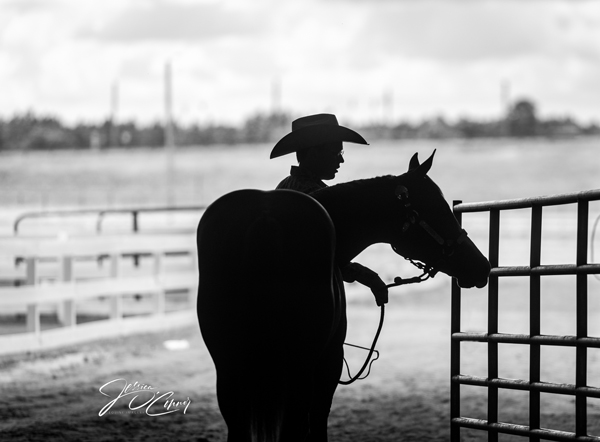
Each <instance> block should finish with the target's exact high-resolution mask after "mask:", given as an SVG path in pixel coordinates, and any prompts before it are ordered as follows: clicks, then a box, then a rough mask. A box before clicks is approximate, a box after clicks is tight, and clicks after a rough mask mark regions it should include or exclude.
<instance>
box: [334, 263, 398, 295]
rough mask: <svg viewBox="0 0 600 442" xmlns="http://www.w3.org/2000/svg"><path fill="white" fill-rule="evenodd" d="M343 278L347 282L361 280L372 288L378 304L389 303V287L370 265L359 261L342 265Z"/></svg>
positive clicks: (360, 281)
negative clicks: (366, 265) (364, 264)
mask: <svg viewBox="0 0 600 442" xmlns="http://www.w3.org/2000/svg"><path fill="white" fill-rule="evenodd" d="M340 270H341V272H342V279H343V280H344V281H345V282H355V281H356V282H359V283H361V284H362V285H366V286H367V287H369V288H370V289H371V292H373V295H375V302H376V303H377V305H382V304H387V302H388V289H387V286H386V284H385V282H383V281H382V279H381V278H380V277H379V275H378V274H377V273H375V272H374V271H373V270H371V269H369V268H368V267H365V266H363V265H362V264H359V263H357V262H351V263H349V264H348V265H346V266H344V267H342V268H341V269H340Z"/></svg>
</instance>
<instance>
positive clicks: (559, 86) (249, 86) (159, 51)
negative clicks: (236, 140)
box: [0, 0, 600, 124]
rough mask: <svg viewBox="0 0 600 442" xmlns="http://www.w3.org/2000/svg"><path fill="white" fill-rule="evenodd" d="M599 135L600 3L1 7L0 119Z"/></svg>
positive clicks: (75, 1)
mask: <svg viewBox="0 0 600 442" xmlns="http://www.w3.org/2000/svg"><path fill="white" fill-rule="evenodd" d="M167 66H170V72H171V79H172V80H171V84H172V112H173V117H174V119H175V120H176V121H178V122H180V123H182V124H191V123H198V124H206V123H220V124H239V123H241V122H242V121H244V119H246V118H247V117H249V116H251V115H253V114H256V113H257V112H263V113H264V112H271V111H273V110H284V111H287V112H289V113H290V114H291V115H292V116H293V117H297V116H301V115H306V114H310V113H319V112H330V113H335V114H336V115H337V116H338V119H339V120H340V122H341V123H342V124H348V123H351V122H352V123H361V124H362V123H372V122H395V121H399V120H407V121H419V120H421V119H424V118H432V117H436V116H442V117H444V118H446V119H448V120H450V121H452V120H454V121H455V120H457V119H459V118H474V119H493V118H498V117H499V116H501V115H502V114H503V113H505V111H506V107H507V106H508V105H509V104H510V103H511V102H514V101H515V100H517V99H521V98H525V99H530V100H533V102H534V103H535V104H536V106H537V110H538V114H539V115H540V116H542V117H562V116H567V115H569V116H572V117H574V118H575V119H576V120H578V121H580V122H582V123H589V122H600V81H599V80H598V79H600V1H585V0H527V1H522V0H252V1H249V0H221V1H218V0H101V1H99V0H0V118H9V117H11V116H13V115H14V114H16V113H24V112H26V111H33V112H34V113H36V114H44V115H53V116H56V117H58V118H60V119H61V120H63V121H64V122H66V123H69V124H74V123H78V122H99V121H103V120H104V119H106V118H108V117H109V116H110V115H111V114H112V115H114V117H115V118H116V119H117V120H120V121H131V120H134V121H136V122H139V123H151V122H155V121H160V120H162V119H164V117H165V72H166V70H167Z"/></svg>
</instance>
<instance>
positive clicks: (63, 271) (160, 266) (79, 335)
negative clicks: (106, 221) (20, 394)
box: [0, 234, 198, 355]
mask: <svg viewBox="0 0 600 442" xmlns="http://www.w3.org/2000/svg"><path fill="white" fill-rule="evenodd" d="M195 248H196V245H195V239H194V237H193V236H192V235H160V236H157V235H140V234H138V235H128V236H115V237H109V236H95V237H84V238H74V239H69V240H62V241H61V240H58V239H57V240H51V241H49V240H40V239H36V240H32V239H27V238H14V237H13V238H0V259H1V263H0V282H1V283H2V286H0V355H2V354H11V353H20V352H27V351H36V350H46V349H51V348H56V347H60V346H64V345H70V344H75V343H81V342H85V341H89V340H93V339H99V338H108V337H114V336H119V335H124V334H129V333H134V332H144V331H156V330H162V329H166V328H171V327H179V326H185V325H190V324H194V323H195V321H196V315H195V292H196V289H197V284H198V273H197V265H196V250H195ZM172 293H181V294H183V300H182V299H181V296H179V297H178V298H177V299H178V302H177V305H176V307H177V308H176V309H173V308H167V306H168V304H169V299H170V294H172ZM186 293H187V295H186ZM136 299H137V301H136ZM140 306H143V308H142V309H140ZM171 307H172V306H171ZM140 310H142V311H141V312H140ZM44 312H50V313H51V316H53V317H54V315H55V318H56V320H55V321H54V324H52V328H50V327H48V326H44V323H43V321H41V318H42V314H43V313H44ZM84 313H87V314H88V316H89V315H90V314H91V315H92V316H94V317H95V319H96V320H92V321H87V322H83V321H82V320H78V319H81V316H82V315H83V314H84ZM99 317H100V318H102V319H99V320H98V318H99ZM7 318H10V319H9V320H8V322H10V320H11V319H12V320H14V318H20V319H21V322H24V324H22V323H21V324H17V326H16V327H13V329H14V330H13V329H11V327H10V324H9V325H7V323H6V321H7ZM23 318H24V321H23ZM3 322H4V324H3ZM17 322H18V321H17ZM13 325H14V324H13Z"/></svg>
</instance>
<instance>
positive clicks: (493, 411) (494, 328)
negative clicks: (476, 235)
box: [487, 209, 500, 442]
mask: <svg viewBox="0 0 600 442" xmlns="http://www.w3.org/2000/svg"><path fill="white" fill-rule="evenodd" d="M489 246H490V248H489V261H490V265H491V266H492V267H498V262H499V257H498V255H499V250H500V211H499V210H497V209H496V210H492V211H490V244H489ZM495 333H498V277H497V276H490V278H489V283H488V334H495ZM497 377H498V343H497V342H491V341H488V378H489V379H496V378H497ZM487 417H488V423H490V424H495V423H498V387H496V386H489V387H488V416H487ZM488 441H490V442H497V441H498V432H497V431H495V430H493V429H491V430H490V431H489V433H488Z"/></svg>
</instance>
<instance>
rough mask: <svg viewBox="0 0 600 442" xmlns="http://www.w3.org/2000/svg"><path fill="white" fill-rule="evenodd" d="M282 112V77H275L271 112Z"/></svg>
mask: <svg viewBox="0 0 600 442" xmlns="http://www.w3.org/2000/svg"><path fill="white" fill-rule="evenodd" d="M279 112H281V78H280V77H275V78H274V79H273V81H272V83H271V114H273V115H274V114H278V113H279Z"/></svg>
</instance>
